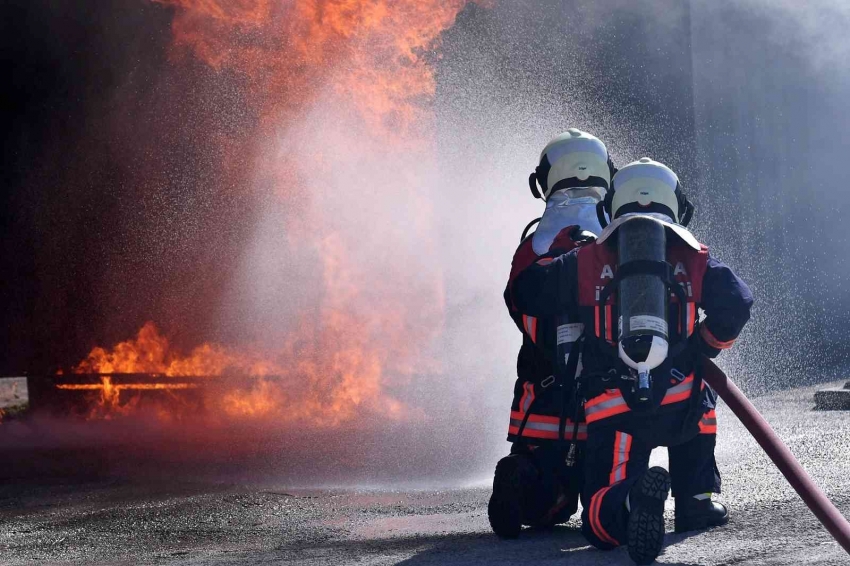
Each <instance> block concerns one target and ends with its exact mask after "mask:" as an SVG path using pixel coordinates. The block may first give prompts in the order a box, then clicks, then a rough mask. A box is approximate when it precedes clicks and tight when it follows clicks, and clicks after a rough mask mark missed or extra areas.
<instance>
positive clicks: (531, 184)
mask: <svg viewBox="0 0 850 566" xmlns="http://www.w3.org/2000/svg"><path fill="white" fill-rule="evenodd" d="M528 188H529V189H531V195H532V196H533V197H534V198H543V197H542V196H540V191H538V190H537V173H532V174H531V175H529V176H528Z"/></svg>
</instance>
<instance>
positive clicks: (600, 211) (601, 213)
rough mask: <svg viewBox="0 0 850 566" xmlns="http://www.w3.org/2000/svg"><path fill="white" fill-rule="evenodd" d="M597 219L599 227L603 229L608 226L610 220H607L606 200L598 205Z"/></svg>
mask: <svg viewBox="0 0 850 566" xmlns="http://www.w3.org/2000/svg"><path fill="white" fill-rule="evenodd" d="M596 219H597V220H599V225H600V226H602V228H605V227H606V226H608V220H607V219H606V218H605V200H600V201H599V202H597V203H596Z"/></svg>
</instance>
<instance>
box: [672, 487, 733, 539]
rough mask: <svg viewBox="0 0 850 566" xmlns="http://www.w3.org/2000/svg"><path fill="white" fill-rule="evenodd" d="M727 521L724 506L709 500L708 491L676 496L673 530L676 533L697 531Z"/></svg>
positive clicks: (723, 523) (727, 514) (727, 517)
mask: <svg viewBox="0 0 850 566" xmlns="http://www.w3.org/2000/svg"><path fill="white" fill-rule="evenodd" d="M727 522H729V510H728V509H726V506H725V505H723V504H721V503H718V502H716V501H712V500H711V494H710V493H703V494H700V495H695V496H694V497H677V498H676V519H675V525H676V526H675V530H676V532H677V533H684V532H687V531H697V530H701V529H707V528H709V527H717V526H720V525H725V524H726V523H727Z"/></svg>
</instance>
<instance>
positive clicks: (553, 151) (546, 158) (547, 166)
mask: <svg viewBox="0 0 850 566" xmlns="http://www.w3.org/2000/svg"><path fill="white" fill-rule="evenodd" d="M613 169H614V166H613V164H612V163H611V160H610V159H609V157H608V149H607V148H606V147H605V144H604V143H602V142H601V141H599V139H598V138H596V137H595V136H593V135H591V134H588V133H587V132H582V131H581V130H578V129H576V128H570V129H569V130H567V131H566V132H564V133H563V134H561V135H559V136H557V137H556V138H555V139H553V140H552V141H550V142H549V143H548V144H546V147H544V148H543V152H542V153H541V154H540V164H539V165H538V166H537V169H535V171H534V173H532V174H531V175H530V176H529V179H528V183H529V186H530V187H531V193H532V194H533V195H534V196H535V197H537V198H542V199H543V200H546V199H548V198H549V195H551V194H552V193H553V192H555V191H559V190H561V189H569V188H574V187H602V188H603V189H604V190H605V191H607V190H608V187H610V186H611V176H612V174H613ZM536 183H539V185H540V188H541V189H542V191H538V190H537V186H536ZM603 193H604V191H603ZM600 198H601V195H600Z"/></svg>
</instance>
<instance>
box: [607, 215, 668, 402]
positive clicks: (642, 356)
mask: <svg viewBox="0 0 850 566" xmlns="http://www.w3.org/2000/svg"><path fill="white" fill-rule="evenodd" d="M617 246H618V252H619V265H621V266H622V265H625V264H627V263H629V262H631V261H636V260H649V261H666V259H667V239H666V234H665V232H664V225H663V224H661V223H660V222H658V221H657V220H655V219H653V218H651V217H640V218H634V219H631V220H629V221H628V222H625V223H624V224H623V225H622V226H620V227H619V228H618V239H617ZM668 293H669V291H668V290H667V285H666V284H665V283H664V282H663V281H662V280H661V278H659V277H658V276H657V275H633V276H631V277H626V278H625V279H623V280H622V281H621V282H620V286H619V290H618V305H619V310H620V336H619V346H618V349H619V355H620V359H621V360H623V362H625V363H626V365H628V366H629V367H631V368H634V369H636V370H637V372H638V392H639V399H640V400H644V401H645V400H647V399H648V395H649V389H650V384H649V372H650V370H652V369H654V368H656V367H658V366H659V365H661V363H662V362H663V361H664V360H665V359H666V358H667V348H668V333H667V306H668V303H669V298H668ZM641 395H644V396H647V397H646V398H641Z"/></svg>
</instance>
